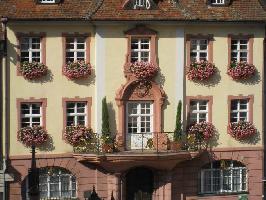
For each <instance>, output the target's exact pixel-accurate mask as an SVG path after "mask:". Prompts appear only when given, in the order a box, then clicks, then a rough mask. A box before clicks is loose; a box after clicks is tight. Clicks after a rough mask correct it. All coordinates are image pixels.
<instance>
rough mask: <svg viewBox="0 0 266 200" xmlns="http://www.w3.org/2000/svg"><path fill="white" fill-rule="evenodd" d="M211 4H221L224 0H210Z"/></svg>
mask: <svg viewBox="0 0 266 200" xmlns="http://www.w3.org/2000/svg"><path fill="white" fill-rule="evenodd" d="M211 4H212V5H223V4H224V0H211Z"/></svg>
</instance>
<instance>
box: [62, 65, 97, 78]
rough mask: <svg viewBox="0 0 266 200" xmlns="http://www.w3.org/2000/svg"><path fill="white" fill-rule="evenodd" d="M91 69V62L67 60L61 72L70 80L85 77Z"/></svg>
mask: <svg viewBox="0 0 266 200" xmlns="http://www.w3.org/2000/svg"><path fill="white" fill-rule="evenodd" d="M91 71H92V67H91V64H90V63H85V61H83V60H78V61H76V62H68V63H67V64H66V65H65V66H64V68H63V74H64V75H65V76H66V77H67V78H68V79H70V80H74V79H79V78H86V77H88V76H89V75H91Z"/></svg>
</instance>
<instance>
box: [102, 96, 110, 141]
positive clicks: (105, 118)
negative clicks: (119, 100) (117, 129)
mask: <svg viewBox="0 0 266 200" xmlns="http://www.w3.org/2000/svg"><path fill="white" fill-rule="evenodd" d="M102 134H103V135H105V136H107V135H109V134H110V126H109V113H108V107H107V102H106V97H104V98H103V100H102Z"/></svg>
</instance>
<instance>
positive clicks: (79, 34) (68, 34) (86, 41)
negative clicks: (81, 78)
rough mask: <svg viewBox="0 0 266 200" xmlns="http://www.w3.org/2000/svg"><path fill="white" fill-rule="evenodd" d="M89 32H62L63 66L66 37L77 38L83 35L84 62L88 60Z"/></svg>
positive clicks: (64, 62)
mask: <svg viewBox="0 0 266 200" xmlns="http://www.w3.org/2000/svg"><path fill="white" fill-rule="evenodd" d="M90 36H91V35H90V33H73V34H71V33H62V48H63V67H64V66H65V64H66V51H67V48H66V44H67V43H66V39H67V38H79V37H84V38H85V50H84V52H85V55H84V57H85V62H86V63H89V62H90Z"/></svg>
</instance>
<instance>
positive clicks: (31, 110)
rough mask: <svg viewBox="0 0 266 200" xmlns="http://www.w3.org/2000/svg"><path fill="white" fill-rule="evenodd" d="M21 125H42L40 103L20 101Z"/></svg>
mask: <svg viewBox="0 0 266 200" xmlns="http://www.w3.org/2000/svg"><path fill="white" fill-rule="evenodd" d="M20 111H21V113H20V116H21V127H28V126H30V127H33V126H35V125H39V126H42V125H43V124H42V104H41V103H21V105H20Z"/></svg>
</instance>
